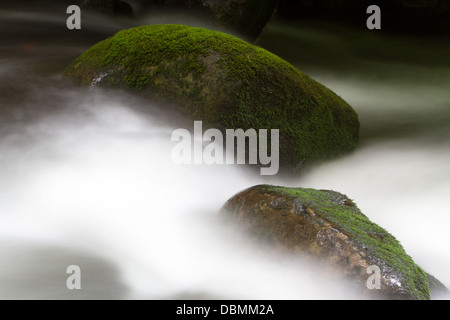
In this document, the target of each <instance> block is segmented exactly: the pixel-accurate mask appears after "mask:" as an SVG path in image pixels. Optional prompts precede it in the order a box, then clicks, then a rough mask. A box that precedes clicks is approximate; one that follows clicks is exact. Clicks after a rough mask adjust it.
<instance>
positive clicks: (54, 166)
mask: <svg viewBox="0 0 450 320" xmlns="http://www.w3.org/2000/svg"><path fill="white" fill-rule="evenodd" d="M65 19H66V15H65V13H64V11H63V12H62V13H61V12H60V11H48V10H47V11H45V12H40V11H39V10H33V11H27V10H25V9H24V8H20V9H15V10H11V9H8V10H6V9H3V10H1V11H0V37H1V39H2V42H1V44H0V177H1V178H0V240H1V241H0V242H1V243H2V245H1V246H0V282H1V286H0V297H1V298H44V299H45V298H65V299H78V298H106V299H107V298H186V297H188V298H211V297H213V298H215V297H218V298H238V299H239V298H242V299H278V298H283V299H333V298H344V299H345V298H355V297H357V296H355V294H354V293H353V292H352V291H351V290H350V289H349V288H348V287H347V286H346V285H345V284H342V283H336V282H335V281H333V280H332V278H329V277H327V275H323V274H318V273H316V272H315V271H312V270H311V268H310V266H306V265H304V264H303V263H301V262H299V261H293V259H292V258H288V257H285V256H283V255H281V254H279V253H273V252H268V251H267V249H264V248H261V247H259V246H258V245H257V244H254V243H249V242H248V241H247V240H246V239H245V237H243V236H241V234H240V233H239V232H238V231H234V230H233V228H232V227H231V226H227V225H226V224H225V225H224V223H223V221H222V220H221V219H220V216H219V215H218V213H217V212H218V210H219V209H220V207H221V206H222V204H223V203H224V202H225V201H226V200H227V199H228V198H229V197H230V196H232V195H233V194H235V193H236V192H238V191H240V190H242V189H244V188H246V187H249V186H252V185H255V184H259V183H276V184H281V185H293V186H294V185H295V186H305V187H314V188H325V189H334V190H337V191H340V192H343V193H346V194H347V195H349V196H350V197H351V198H352V199H355V201H356V202H357V203H358V205H359V207H360V208H361V209H362V211H363V212H364V213H365V214H366V215H368V216H369V217H370V218H371V219H372V220H373V221H375V222H377V223H379V224H380V225H381V226H383V227H385V228H386V229H387V230H389V231H390V232H391V233H392V234H394V235H395V236H396V237H397V238H398V239H399V240H400V241H401V242H402V243H403V245H404V246H405V248H406V250H407V252H408V253H409V254H410V255H411V256H412V257H413V258H414V259H415V260H416V262H417V263H418V264H420V265H421V266H423V267H424V268H425V269H426V271H428V272H429V273H431V274H433V275H435V276H436V277H437V278H439V279H440V280H441V281H443V282H444V283H445V284H447V286H449V285H450V273H449V272H448V270H450V255H449V254H448V250H446V247H447V244H448V243H450V235H449V234H448V232H447V229H448V227H449V225H450V219H449V217H450V211H449V208H450V198H449V197H448V194H450V167H449V165H448V164H449V163H450V140H449V138H450V121H449V120H450V90H449V88H450V59H449V57H450V42H449V41H448V39H443V38H440V39H439V38H419V37H415V38H409V37H405V36H402V37H400V36H395V35H391V36H382V35H379V34H376V33H369V32H364V31H356V30H353V29H351V28H347V27H343V26H337V25H327V24H324V23H321V24H317V23H313V22H304V23H301V24H294V23H286V22H278V21H273V22H271V23H270V24H269V25H268V27H267V29H266V31H265V32H264V34H263V35H262V37H261V38H260V40H259V42H258V44H259V45H261V46H263V47H265V48H267V49H269V50H271V51H272V52H275V53H277V54H278V55H280V56H281V57H283V58H285V59H287V60H288V61H290V62H291V63H293V64H294V65H296V66H297V67H298V68H299V69H301V70H303V71H304V72H306V73H307V74H309V75H311V76H312V77H313V78H315V79H316V80H318V81H320V82H322V83H324V84H325V85H327V86H328V87H329V88H331V89H333V90H334V91H335V92H336V93H338V94H339V95H341V96H342V97H343V98H344V99H345V100H347V101H348V102H349V103H350V104H351V105H352V106H353V107H354V108H355V110H356V111H357V112H358V114H359V115H360V120H361V124H362V131H361V143H360V146H359V148H358V149H357V150H356V152H355V153H353V154H351V155H349V156H347V157H344V158H341V159H337V160H335V161H332V162H329V163H325V164H322V165H320V166H317V167H315V168H312V169H311V170H310V171H309V172H307V173H306V174H305V176H303V177H298V178H292V179H284V180H282V179H281V178H273V179H269V178H263V177H259V176H254V175H253V174H251V173H250V172H248V171H247V170H245V168H242V167H239V166H236V167H235V166H226V167H224V166H218V167H214V166H205V167H200V166H185V167H179V166H176V165H174V164H173V163H172V162H171V159H170V151H171V148H172V147H173V144H172V142H171V141H170V135H171V133H172V131H173V129H175V128H176V125H177V124H176V123H175V122H174V121H173V120H171V119H168V118H167V115H166V114H164V112H161V110H160V109H156V108H155V107H156V106H155V105H154V104H152V103H151V102H148V101H142V100H141V99H139V98H138V97H133V96H130V95H128V94H126V93H121V92H116V93H105V92H101V91H91V90H84V89H79V88H74V87H71V86H70V85H68V84H66V83H64V82H62V81H61V80H60V74H61V72H62V70H63V69H64V67H65V66H66V65H67V64H68V63H69V62H70V61H71V60H72V59H73V58H75V57H76V56H78V55H79V54H80V53H81V52H83V51H84V50H86V49H87V48H89V47H90V46H91V45H92V44H94V43H96V42H97V41H99V40H101V39H103V38H105V37H107V36H109V35H112V34H114V33H115V32H116V31H117V30H120V29H123V28H128V27H131V26H132V25H133V24H144V23H146V24H151V23H161V22H166V21H168V22H183V23H191V24H194V25H201V24H200V23H199V22H197V21H193V20H192V19H188V21H187V20H186V19H185V18H182V17H173V16H172V17H164V16H149V17H144V18H142V19H141V20H140V21H138V22H136V21H134V22H132V21H127V20H126V19H123V20H113V19H111V18H107V17H102V16H95V15H83V30H81V31H69V30H67V29H66V28H65ZM142 110H146V112H142ZM149 110H151V111H150V112H149ZM153 110H154V111H153ZM156 110H158V111H156ZM69 265H79V266H80V267H81V269H82V290H80V291H69V290H67V288H66V279H67V276H68V275H67V274H66V268H67V267H68V266H69Z"/></svg>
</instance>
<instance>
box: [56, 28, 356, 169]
mask: <svg viewBox="0 0 450 320" xmlns="http://www.w3.org/2000/svg"><path fill="white" fill-rule="evenodd" d="M64 76H65V77H66V78H68V79H71V80H72V81H74V82H75V83H76V84H78V85H81V86H86V87H89V86H91V87H104V88H125V89H131V90H134V91H135V92H139V93H140V94H142V95H144V96H149V97H151V98H152V99H161V100H163V101H166V102H170V103H172V104H173V105H174V106H176V107H177V108H178V109H180V110H182V111H183V112H185V113H186V114H187V115H189V116H191V117H192V118H193V119H194V120H202V121H203V125H204V128H205V129H206V127H214V128H218V129H221V130H224V129H237V128H242V129H244V130H247V129H250V128H253V129H256V130H258V129H279V130H280V165H281V166H282V167H288V168H294V167H297V166H303V165H305V164H308V163H311V162H314V161H317V160H322V159H328V158H332V157H336V156H338V155H341V154H344V153H347V152H349V151H351V150H353V149H354V148H355V147H356V144H357V141H358V136H359V121H358V116H357V114H356V112H355V111H354V110H353V109H352V108H351V107H350V106H349V105H348V104H347V103H346V102H345V101H344V100H342V99H341V98H340V97H338V96H337V95H336V94H335V93H333V92H332V91H330V90H329V89H327V88H326V87H324V86H323V85H321V84H320V83H318V82H316V81H314V80H313V79H311V78H310V77H308V76H307V75H305V74H303V73H301V72H300V71H298V70H297V69H296V68H295V67H293V66H292V65H290V64H289V63H287V62H286V61H284V60H282V59H280V58H279V57H277V56H275V55H274V54H272V53H270V52H268V51H266V50H264V49H262V48H260V47H257V46H253V45H250V44H248V43H246V42H244V41H243V40H240V39H238V38H236V37H233V36H230V35H228V34H225V33H221V32H216V31H210V30H206V29H202V28H194V27H187V26H183V25H153V26H142V27H137V28H132V29H129V30H124V31H121V32H119V33H117V34H116V35H115V36H113V37H110V38H108V39H106V40H104V41H102V42H100V43H98V44H96V45H94V46H93V47H92V48H90V49H89V50H87V51H86V52H85V53H83V54H82V55H81V56H80V57H78V58H77V59H75V60H74V61H73V62H72V63H71V64H70V65H69V66H68V67H67V68H66V69H65V71H64Z"/></svg>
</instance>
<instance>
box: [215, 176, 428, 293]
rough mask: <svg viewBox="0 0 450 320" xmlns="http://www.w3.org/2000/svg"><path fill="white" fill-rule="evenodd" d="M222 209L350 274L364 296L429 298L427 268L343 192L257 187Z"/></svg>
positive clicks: (254, 230)
mask: <svg viewBox="0 0 450 320" xmlns="http://www.w3.org/2000/svg"><path fill="white" fill-rule="evenodd" d="M223 211H224V212H226V213H227V214H229V215H231V216H232V217H233V218H235V219H237V221H238V222H239V224H241V225H243V226H244V228H245V229H246V230H248V232H249V233H250V234H251V236H253V237H256V238H258V239H262V240H264V241H265V242H267V243H270V244H272V245H275V246H279V247H281V248H283V249H285V250H286V249H287V250H288V251H290V252H292V253H302V254H303V255H305V256H306V257H307V258H310V259H312V260H314V261H316V262H317V263H319V264H320V265H322V266H323V267H325V270H327V271H330V272H332V273H333V275H336V276H338V277H341V278H344V279H351V281H353V283H355V285H356V286H357V287H358V288H360V289H361V291H362V296H363V297H365V298H374V299H429V298H430V292H429V291H430V290H429V283H428V280H427V275H426V273H425V272H424V271H423V270H422V269H420V268H419V267H418V266H417V265H416V264H415V263H414V261H413V260H412V259H411V258H410V257H409V256H408V255H407V254H406V253H405V251H404V250H403V248H402V246H401V245H400V243H399V242H398V241H397V240H396V239H395V238H394V237H393V236H392V235H390V234H389V233H387V232H386V231H385V230H383V229H382V228H380V227H379V226H377V225H376V224H374V223H372V222H370V220H369V219H368V218H367V217H366V216H365V215H363V214H362V213H361V212H360V211H359V209H358V208H357V207H356V206H355V204H354V203H353V202H352V201H351V200H350V199H348V198H347V197H346V196H344V195H342V194H339V193H337V192H333V191H325V190H313V189H300V188H281V187H272V186H265V185H264V186H256V187H253V188H250V189H248V190H245V191H243V192H241V193H239V194H237V195H236V196H234V197H233V198H231V199H230V200H229V201H228V202H227V203H226V204H225V205H224V208H223ZM376 270H379V271H380V276H379V277H378V279H376ZM377 281H379V282H377ZM377 283H379V287H377Z"/></svg>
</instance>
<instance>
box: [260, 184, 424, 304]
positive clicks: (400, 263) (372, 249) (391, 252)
mask: <svg viewBox="0 0 450 320" xmlns="http://www.w3.org/2000/svg"><path fill="white" fill-rule="evenodd" d="M267 191H268V192H277V193H281V194H284V195H287V196H290V197H292V198H294V199H296V201H300V202H301V203H302V204H304V205H306V206H309V207H311V208H312V209H313V210H314V211H315V212H316V213H317V214H319V215H320V216H321V217H322V218H324V219H325V220H327V221H328V222H330V223H331V224H333V225H335V226H338V227H339V228H340V230H341V231H343V232H344V233H346V234H347V235H349V236H350V237H351V238H352V239H353V241H355V243H356V244H358V246H360V248H363V249H364V250H366V251H367V252H368V253H369V254H370V256H372V257H375V260H374V261H373V264H375V265H378V266H380V267H382V269H384V270H383V272H384V273H388V274H389V273H391V272H393V273H395V274H397V275H401V278H402V279H401V282H402V285H403V286H404V287H405V289H406V290H407V291H408V292H409V293H410V294H411V295H412V296H413V298H415V299H421V300H422V299H430V288H429V283H428V279H427V275H426V273H425V272H424V271H423V270H422V269H421V268H420V267H419V266H417V265H416V264H415V262H414V261H413V259H412V258H411V257H410V256H409V255H407V254H406V252H405V250H404V249H403V247H402V245H401V244H400V242H399V241H398V240H397V239H396V238H395V237H394V236H392V235H391V234H390V233H388V232H387V231H386V230H384V229H383V228H381V227H380V226H378V225H377V224H375V223H373V222H372V221H370V220H369V218H367V217H366V216H365V215H364V214H362V213H361V211H360V210H359V209H358V208H357V207H356V206H355V205H354V204H353V202H352V201H351V200H349V199H348V198H347V197H346V196H344V195H341V194H339V193H337V192H333V191H326V190H315V189H304V188H285V187H271V186H267Z"/></svg>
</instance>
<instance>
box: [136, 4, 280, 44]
mask: <svg viewBox="0 0 450 320" xmlns="http://www.w3.org/2000/svg"><path fill="white" fill-rule="evenodd" d="M141 2H143V4H144V5H153V7H157V8H163V9H167V10H174V9H182V10H184V12H185V13H192V12H194V13H199V14H201V15H203V16H204V17H207V18H212V20H213V21H215V22H218V25H220V26H222V27H225V28H227V29H228V30H232V31H234V32H236V33H238V34H240V35H242V36H244V37H246V38H248V39H249V40H255V39H256V38H257V37H258V35H259V34H260V33H261V31H262V30H263V29H264V27H265V25H266V24H267V22H268V21H269V19H270V17H271V16H272V14H273V12H274V11H275V9H276V7H277V5H278V0H141Z"/></svg>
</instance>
